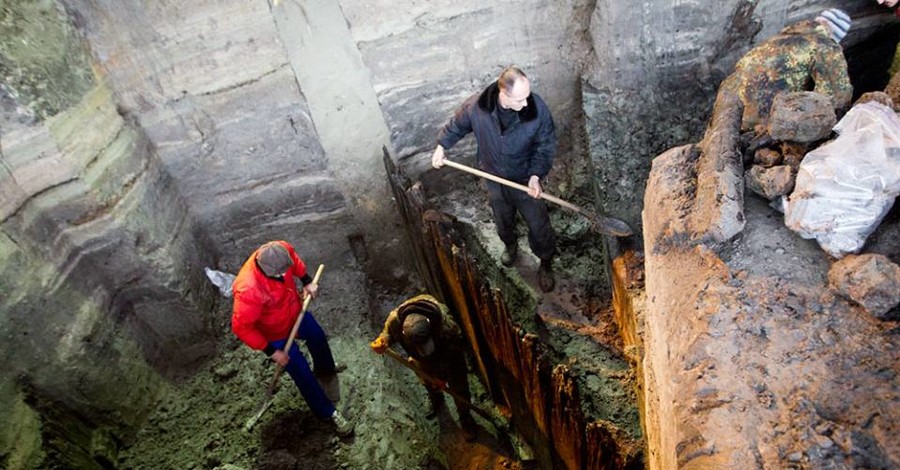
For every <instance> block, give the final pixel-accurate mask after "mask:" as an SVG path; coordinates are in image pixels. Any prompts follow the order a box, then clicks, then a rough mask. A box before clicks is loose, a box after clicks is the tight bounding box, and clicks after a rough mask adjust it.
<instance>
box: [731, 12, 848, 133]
mask: <svg viewBox="0 0 900 470" xmlns="http://www.w3.org/2000/svg"><path fill="white" fill-rule="evenodd" d="M722 90H726V91H730V92H732V93H735V94H736V95H737V96H738V97H740V99H741V101H742V102H743V103H744V116H743V122H742V124H741V130H751V129H753V128H754V126H756V125H757V124H766V120H767V118H768V115H769V108H770V107H771V106H772V100H773V99H774V98H775V95H777V94H778V93H780V92H795V91H815V92H817V93H821V94H823V95H825V96H828V97H830V98H831V100H832V102H833V104H834V107H835V109H836V110H838V111H846V109H847V108H848V107H849V106H850V99H851V97H852V95H853V86H852V85H850V77H849V75H847V61H846V59H844V53H843V50H842V49H841V46H840V45H839V44H838V43H836V42H835V41H834V40H833V39H831V36H830V31H828V28H827V27H826V26H823V25H821V24H819V23H817V22H816V21H814V20H810V21H802V22H799V23H796V24H793V25H791V26H788V27H787V28H784V29H783V30H781V32H780V33H778V34H777V35H775V36H774V37H772V38H769V39H768V40H766V41H765V42H763V43H761V44H759V45H758V46H756V47H754V48H753V49H751V50H750V51H749V52H747V54H745V55H744V57H743V58H741V60H740V61H738V63H737V65H736V66H735V70H734V73H732V74H731V75H729V76H728V78H726V79H725V81H723V82H722V85H721V86H720V87H719V92H721V91H722Z"/></svg>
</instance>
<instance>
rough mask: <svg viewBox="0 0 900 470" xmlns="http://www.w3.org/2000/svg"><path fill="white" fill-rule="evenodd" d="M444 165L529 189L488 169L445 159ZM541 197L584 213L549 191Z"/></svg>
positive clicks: (496, 181) (523, 189)
mask: <svg viewBox="0 0 900 470" xmlns="http://www.w3.org/2000/svg"><path fill="white" fill-rule="evenodd" d="M444 165H447V166H449V167H450V168H456V169H457V170H462V171H465V172H466V173H471V174H473V175H476V176H480V177H482V178H484V179H488V180H491V181H493V182H495V183H500V184H503V185H506V186H509V187H510V188H515V189H518V190H519V191H524V192H526V193H527V192H528V190H529V188H528V186H525V185H524V184H519V183H515V182H513V181H510V180H508V179H505V178H501V177H499V176H497V175H492V174H490V173H488V172H486V171H481V170H478V169H475V168H472V167H470V166H466V165H463V164H461V163H456V162H453V161H450V160H447V159H444ZM541 199H546V200H548V201H550V202H552V203H555V204H559V205H561V206H563V207H565V208H567V209H571V210H573V211H575V212H578V213H584V210H583V209H582V208H580V207H578V206H576V205H575V204H572V203H571V202H569V201H566V200H563V199H560V198H558V197H556V196H553V195H551V194H547V193H545V192H543V191H542V192H541Z"/></svg>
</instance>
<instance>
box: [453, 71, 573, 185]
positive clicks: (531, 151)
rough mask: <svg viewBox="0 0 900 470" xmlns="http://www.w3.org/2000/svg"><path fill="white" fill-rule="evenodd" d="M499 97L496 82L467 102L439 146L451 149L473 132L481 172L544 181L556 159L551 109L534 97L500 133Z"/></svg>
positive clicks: (554, 132) (520, 181) (458, 111)
mask: <svg viewBox="0 0 900 470" xmlns="http://www.w3.org/2000/svg"><path fill="white" fill-rule="evenodd" d="M499 94H500V87H498V86H497V82H494V83H492V84H491V85H490V86H488V87H487V88H485V89H484V91H482V92H481V93H480V94H478V93H476V94H474V95H472V96H471V97H470V98H469V99H467V100H466V101H465V102H464V103H463V104H462V106H460V108H459V109H458V110H456V114H454V116H453V118H452V119H450V122H448V123H447V124H446V125H445V126H444V127H443V129H441V132H440V134H438V143H439V144H440V145H441V146H442V147H444V148H445V149H449V148H450V147H453V146H454V145H456V143H457V142H459V140H460V139H462V138H463V137H465V136H466V134H468V133H469V132H474V133H475V141H476V142H477V143H478V154H477V157H478V166H479V167H481V169H482V170H484V171H486V172H488V173H492V174H494V175H497V176H500V177H502V178H506V179H508V180H512V181H515V182H516V183H521V184H526V183H527V182H528V178H529V177H531V175H537V176H538V177H539V178H541V179H543V178H544V177H545V176H547V173H549V172H550V167H551V166H553V157H554V156H555V155H556V128H555V127H554V125H553V116H551V115H550V108H548V107H547V104H546V103H544V100H542V99H541V97H540V96H538V95H537V94H535V93H532V94H531V95H529V96H528V105H527V106H525V107H524V108H522V110H521V111H519V112H518V118H519V119H518V122H515V123H513V124H512V125H511V126H509V128H508V129H506V132H505V133H501V132H500V118H499V117H498V114H497V113H498V111H497V107H498V103H497V97H498V96H499Z"/></svg>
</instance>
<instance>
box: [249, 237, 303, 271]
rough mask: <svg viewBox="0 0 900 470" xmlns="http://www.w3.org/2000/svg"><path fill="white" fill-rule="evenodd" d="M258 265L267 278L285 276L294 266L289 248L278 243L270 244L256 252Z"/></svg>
mask: <svg viewBox="0 0 900 470" xmlns="http://www.w3.org/2000/svg"><path fill="white" fill-rule="evenodd" d="M256 264H258V265H259V268H260V269H262V272H264V273H266V276H269V277H276V276H280V275H282V274H284V272H285V271H287V269H288V268H289V267H290V266H291V265H292V264H294V262H293V261H291V255H290V254H289V253H288V251H287V248H285V247H284V245H282V244H281V243H278V242H269V243H266V244H265V245H263V246H261V247H259V250H257V252H256Z"/></svg>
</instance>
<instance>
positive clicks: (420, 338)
mask: <svg viewBox="0 0 900 470" xmlns="http://www.w3.org/2000/svg"><path fill="white" fill-rule="evenodd" d="M403 337H404V338H406V340H407V341H409V342H410V343H412V344H413V345H415V347H416V348H417V349H418V352H419V353H420V354H421V355H423V356H429V355H431V353H433V352H434V340H433V339H432V338H431V321H429V320H428V317H426V316H425V315H420V314H418V313H411V314H409V315H407V316H406V318H405V319H404V320H403Z"/></svg>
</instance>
